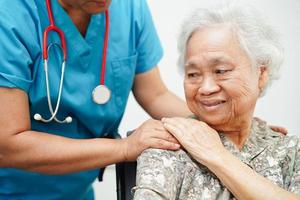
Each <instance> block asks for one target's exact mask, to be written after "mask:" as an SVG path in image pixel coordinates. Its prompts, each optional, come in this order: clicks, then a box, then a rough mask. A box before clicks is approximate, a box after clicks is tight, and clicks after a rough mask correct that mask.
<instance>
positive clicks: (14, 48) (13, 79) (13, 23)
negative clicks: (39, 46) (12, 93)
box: [0, 1, 36, 92]
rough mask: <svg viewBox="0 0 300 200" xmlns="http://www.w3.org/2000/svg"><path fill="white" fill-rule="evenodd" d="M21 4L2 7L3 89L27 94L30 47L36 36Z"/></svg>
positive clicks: (0, 55) (0, 61) (0, 64)
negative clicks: (16, 90) (16, 89)
mask: <svg viewBox="0 0 300 200" xmlns="http://www.w3.org/2000/svg"><path fill="white" fill-rule="evenodd" d="M20 2H23V1H16V2H15V1H13V2H12V1H2V2H1V3H0V4H1V9H0V16H1V17H0V38H1V39H0V87H8V88H19V89H22V90H24V91H25V92H28V90H29V88H30V85H31V82H32V72H31V68H32V65H33V59H32V56H33V55H32V51H31V50H32V49H33V48H34V46H33V45H31V44H33V41H34V37H35V36H36V33H34V32H33V31H34V30H35V29H34V27H33V26H31V24H32V23H31V22H32V21H33V20H32V19H30V14H29V12H27V11H26V6H25V5H24V4H25V3H24V4H23V3H20ZM24 2H26V1H24ZM35 40H36V39H35Z"/></svg>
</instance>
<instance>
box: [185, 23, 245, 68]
mask: <svg viewBox="0 0 300 200" xmlns="http://www.w3.org/2000/svg"><path fill="white" fill-rule="evenodd" d="M241 56H247V55H246V53H245V51H244V49H243V48H242V47H241V45H240V42H239V39H238V36H237V34H236V33H235V32H234V31H233V29H232V28H230V27H229V26H224V25H223V26H221V25H220V26H212V27H205V28H201V29H198V30H196V31H195V32H194V33H193V34H192V35H191V37H190V39H189V40H188V42H187V48H186V56H185V58H186V59H185V66H191V65H197V64H200V63H201V62H205V63H207V64H216V63H221V62H233V61H234V60H235V59H239V58H240V57H241ZM247 57H248V56H247Z"/></svg>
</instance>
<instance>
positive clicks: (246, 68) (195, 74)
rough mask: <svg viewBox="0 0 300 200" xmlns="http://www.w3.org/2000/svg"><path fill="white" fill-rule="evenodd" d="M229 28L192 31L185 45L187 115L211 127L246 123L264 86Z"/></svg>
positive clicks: (264, 80) (260, 72)
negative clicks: (188, 113)
mask: <svg viewBox="0 0 300 200" xmlns="http://www.w3.org/2000/svg"><path fill="white" fill-rule="evenodd" d="M264 73H266V72H265V71H262V68H261V69H260V68H254V67H252V66H251V61H250V59H249V58H248V56H247V55H246V53H245V52H244V51H243V50H242V49H241V47H240V45H239V42H238V40H237V38H236V36H235V35H234V34H233V33H232V31H231V30H230V29H229V27H226V26H218V27H210V28H203V29H200V30H198V31H196V32H195V33H194V34H193V35H192V37H191V38H190V40H189V42H188V45H187V52H186V64H185V78H184V88H185V95H186V99H187V103H188V106H189V108H190V109H191V111H192V112H193V113H194V114H195V115H197V116H198V117H199V118H200V119H201V120H203V121H205V122H206V123H208V124H209V125H211V126H213V127H216V128H217V127H223V126H224V125H225V126H226V125H228V123H232V122H233V123H236V121H240V120H242V121H243V120H249V119H251V117H252V114H253V111H254V107H255V103H256V100H257V98H258V96H259V93H260V88H262V87H263V86H264V84H265V82H266V76H263V75H262V74H264Z"/></svg>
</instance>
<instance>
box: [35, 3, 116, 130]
mask: <svg viewBox="0 0 300 200" xmlns="http://www.w3.org/2000/svg"><path fill="white" fill-rule="evenodd" d="M46 6H47V12H48V17H49V21H50V25H49V26H48V27H47V28H46V29H45V31H44V38H43V60H44V72H45V81H46V92H47V100H48V107H49V111H50V113H51V117H50V118H49V119H44V118H43V117H42V116H41V115H40V114H39V113H36V114H35V115H34V119H35V120H37V121H42V122H45V123H48V122H51V121H52V120H55V121H56V122H58V123H61V124H63V123H71V122H72V117H70V116H67V117H66V118H65V119H64V120H59V119H57V117H56V115H57V112H58V109H59V105H60V99H61V95H62V88H63V82H64V75H65V67H66V60H67V46H66V40H65V35H64V33H63V32H62V30H61V29H60V28H58V27H57V26H56V25H55V23H54V18H53V12H52V9H51V2H50V0H46ZM51 31H54V32H56V33H57V34H58V36H59V38H60V41H61V45H60V46H59V47H60V49H61V50H62V52H63V61H62V64H61V76H60V82H59V90H58V96H57V102H56V105H55V109H54V110H53V107H52V102H51V95H50V89H49V76H48V52H49V50H50V48H51V47H52V46H54V45H57V44H54V43H52V44H50V45H49V46H47V44H48V35H49V32H51ZM108 37H109V12H108V10H106V11H105V36H104V44H103V52H102V67H101V77H100V85H98V86H97V87H96V88H95V89H94V90H93V92H92V98H93V101H94V102H95V103H97V104H105V103H107V102H108V101H109V99H110V96H111V91H110V89H109V88H108V87H107V86H106V85H105V69H106V56H107V46H108Z"/></svg>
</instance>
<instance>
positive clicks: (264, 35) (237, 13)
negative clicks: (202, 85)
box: [177, 2, 283, 90]
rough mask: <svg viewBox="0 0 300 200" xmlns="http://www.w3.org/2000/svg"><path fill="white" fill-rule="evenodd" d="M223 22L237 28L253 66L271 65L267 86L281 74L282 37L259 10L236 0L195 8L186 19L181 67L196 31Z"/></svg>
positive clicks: (181, 38)
mask: <svg viewBox="0 0 300 200" xmlns="http://www.w3.org/2000/svg"><path fill="white" fill-rule="evenodd" d="M223 24H224V25H225V24H226V25H229V26H230V27H231V28H232V30H233V31H235V33H236V35H237V37H238V41H239V43H240V45H241V48H242V49H243V50H245V52H246V54H247V55H248V56H249V58H250V60H251V61H252V64H253V66H256V67H258V66H260V65H264V66H266V67H267V68H268V71H269V77H268V78H269V79H268V85H267V86H270V85H271V83H272V81H273V80H275V79H277V78H278V77H279V69H280V66H281V65H282V62H283V48H282V47H281V44H280V42H279V37H278V35H277V33H276V32H275V31H274V30H273V28H272V27H271V26H269V25H268V24H266V23H265V20H264V19H263V17H262V16H261V15H260V13H259V12H258V11H257V10H256V9H254V8H253V7H252V6H249V5H244V4H243V5H242V4H240V3H237V2H235V3H231V4H226V5H221V6H219V7H216V8H212V9H202V8H198V9H195V10H194V11H193V12H192V13H191V15H190V16H188V17H187V18H186V19H185V20H184V21H183V23H182V26H181V29H180V32H179V38H178V46H177V48H178V52H179V58H178V66H179V68H180V69H182V68H183V66H184V64H185V56H186V45H187V43H188V41H189V39H190V38H191V36H192V35H193V33H195V32H196V31H197V30H199V29H201V28H205V27H209V26H213V25H223ZM266 88H267V87H266ZM266 88H265V89H266ZM265 89H264V90H265Z"/></svg>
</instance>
